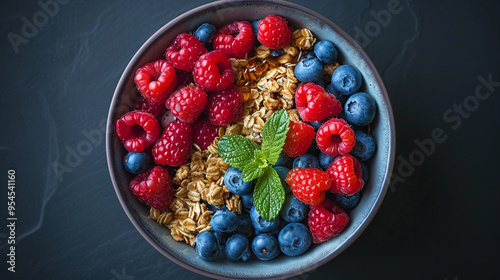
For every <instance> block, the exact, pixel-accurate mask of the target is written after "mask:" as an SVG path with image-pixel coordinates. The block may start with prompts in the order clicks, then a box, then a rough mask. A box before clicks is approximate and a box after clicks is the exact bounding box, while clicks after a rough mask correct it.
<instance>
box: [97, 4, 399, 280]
mask: <svg viewBox="0 0 500 280" xmlns="http://www.w3.org/2000/svg"><path fill="white" fill-rule="evenodd" d="M269 14H277V15H281V16H283V17H285V18H287V20H288V21H289V23H290V24H291V25H292V26H295V27H300V28H308V29H310V30H311V31H312V33H313V34H314V35H315V36H316V37H317V38H318V40H330V41H332V42H333V43H334V44H335V45H336V46H337V48H338V50H339V62H340V63H341V64H349V65H353V66H356V67H357V68H358V69H359V70H360V71H361V73H362V76H363V86H362V88H361V90H360V91H364V92H367V93H369V94H370V95H372V96H373V97H374V98H375V100H376V103H377V107H378V112H377V116H376V118H375V120H374V122H373V123H372V131H371V134H372V136H373V137H374V138H375V139H376V141H377V151H376V154H375V155H374V157H373V158H372V159H371V160H370V161H369V163H370V166H369V167H370V174H371V175H370V180H369V181H368V182H367V183H366V184H365V187H364V190H363V195H362V197H361V201H360V203H359V205H358V206H357V207H356V208H355V209H353V210H351V211H350V212H349V216H350V218H351V221H350V223H349V224H348V226H347V227H346V229H345V230H344V231H343V232H342V233H341V234H340V235H338V236H337V237H335V238H333V239H331V240H329V241H327V242H325V243H322V244H320V245H313V246H311V248H310V249H309V250H308V251H307V252H306V253H305V254H303V255H300V256H297V257H288V256H285V255H284V254H281V255H280V256H279V257H278V258H276V259H274V260H271V261H258V260H252V261H248V262H242V261H239V262H231V261H228V260H226V259H225V258H220V260H218V261H216V262H205V261H203V260H201V259H200V258H199V257H198V256H197V254H196V252H195V250H194V249H193V248H192V247H190V246H188V245H186V244H184V243H181V242H177V241H175V240H173V238H172V237H171V236H170V231H169V230H168V229H167V228H166V227H165V226H161V225H159V224H157V223H156V222H155V221H153V220H151V219H150V218H149V210H148V208H147V207H146V206H145V205H143V204H142V203H140V202H139V201H138V200H137V199H136V198H135V197H134V196H133V194H132V193H131V192H130V191H129V189H128V184H129V182H130V180H131V179H132V175H131V174H129V173H127V172H126V171H125V170H124V168H123V166H122V159H123V157H124V155H125V153H126V151H125V149H124V148H123V145H122V144H121V142H120V140H119V139H118V137H117V136H116V133H115V122H116V120H117V119H118V118H120V117H121V116H122V115H123V114H125V113H126V112H128V111H130V110H132V109H133V104H134V100H135V98H136V96H137V93H136V92H137V90H136V86H135V84H134V81H133V77H134V73H135V71H136V69H138V68H139V67H141V66H142V65H144V64H146V63H148V62H151V61H154V60H157V59H164V51H165V49H166V48H167V47H168V46H169V45H170V44H171V42H172V41H173V40H174V38H175V37H176V36H177V35H178V34H179V33H182V32H190V31H193V30H195V29H196V28H197V27H198V26H199V25H200V24H201V23H204V22H210V23H212V24H214V25H215V26H216V27H220V26H222V25H223V24H225V23H229V22H231V21H234V20H237V19H244V20H248V21H250V22H252V21H254V20H256V19H261V18H263V17H265V16H267V15H269ZM394 143H395V131H394V120H393V116H392V109H391V105H390V102H389V98H388V95H387V92H386V90H385V87H384V85H383V82H382V80H381V79H380V77H379V75H378V73H377V70H376V69H375V67H374V66H373V64H372V63H371V61H370V60H369V58H368V57H367V55H366V54H365V53H364V51H363V50H362V49H361V48H360V47H359V46H358V45H357V44H356V42H355V41H354V40H353V39H352V38H350V37H349V36H348V35H347V34H346V33H345V32H344V31H343V30H341V29H340V28H339V27H338V26H336V25H335V24H334V23H332V22H331V21H329V20H328V19H326V18H324V17H323V16H321V15H319V14H317V13H315V12H313V11H310V10H308V9H306V8H304V7H301V6H298V5H296V4H292V3H288V2H284V1H218V2H213V3H210V4H207V5H204V6H201V7H199V8H196V9H194V10H191V11H189V12H187V13H185V14H183V15H181V16H179V17H177V18H176V19H174V20H172V21H171V22H169V23H168V24H166V25H165V26H164V27H162V28H161V29H160V30H158V31H157V32H156V33H155V34H154V35H153V36H152V37H151V38H150V39H149V40H148V41H147V42H146V43H145V44H144V45H143V46H142V47H141V48H140V49H139V51H138V52H137V53H136V55H135V56H134V57H133V58H132V60H131V61H130V63H129V65H128V66H127V68H126V69H125V71H124V73H123V75H122V77H121V79H120V81H119V83H118V86H117V88H116V91H115V93H114V96H113V100H112V103H111V106H110V110H109V116H108V124H107V138H106V149H107V159H108V167H109V171H110V176H111V179H112V182H113V185H114V188H115V191H116V194H117V196H118V198H119V200H120V202H121V204H122V206H123V209H124V211H125V212H126V214H127V215H128V217H129V218H130V220H131V221H132V223H133V224H134V226H135V227H136V228H137V230H138V231H139V232H140V233H141V234H142V236H144V238H145V239H146V240H147V241H148V242H149V243H150V244H151V245H152V246H153V247H155V248H156V249H157V250H158V251H159V252H161V253H162V254H163V255H165V256H166V257H168V258H169V259H170V260H172V261H174V262H175V263H177V264H178V265H181V266H183V267H184V268H186V269H189V270H191V271H194V272H196V273H199V274H202V275H205V276H208V277H212V278H225V279H239V278H259V279H265V278H288V277H292V276H294V275H298V274H302V273H305V272H307V271H310V270H313V269H315V268H317V267H319V266H320V265H322V264H324V263H326V262H328V261H329V260H331V259H333V258H334V257H335V256H337V255H338V254H339V253H341V252H342V251H343V250H345V249H346V248H347V247H348V246H349V245H350V244H351V243H352V242H353V241H354V240H355V239H356V238H357V237H358V236H359V235H360V234H361V233H362V232H363V230H364V229H365V228H366V227H367V226H368V224H369V223H370V221H371V220H372V219H373V217H374V215H375V214H376V212H377V210H378V208H379V206H380V204H381V202H382V200H383V197H384V195H385V193H386V191H387V188H388V183H389V179H390V174H391V172H392V166H393V162H394V151H395V147H394V146H395V144H394Z"/></svg>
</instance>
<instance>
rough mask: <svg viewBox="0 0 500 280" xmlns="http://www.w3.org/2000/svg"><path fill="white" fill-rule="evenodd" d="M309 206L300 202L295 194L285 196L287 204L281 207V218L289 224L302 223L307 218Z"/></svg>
mask: <svg viewBox="0 0 500 280" xmlns="http://www.w3.org/2000/svg"><path fill="white" fill-rule="evenodd" d="M308 213H309V205H307V204H305V203H304V202H302V201H300V200H298V199H297V198H296V197H295V195H293V193H289V194H287V195H286V196H285V202H284V203H283V206H281V210H280V217H281V218H282V219H283V220H284V221H286V222H288V223H292V222H300V221H303V220H304V219H306V218H307V214H308Z"/></svg>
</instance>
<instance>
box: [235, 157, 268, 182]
mask: <svg viewBox="0 0 500 280" xmlns="http://www.w3.org/2000/svg"><path fill="white" fill-rule="evenodd" d="M261 166H262V161H260V162H259V161H256V160H253V161H251V162H250V163H249V164H247V165H246V166H245V168H243V170H242V171H241V172H242V176H241V177H242V180H243V181H245V182H251V181H253V180H255V179H257V178H259V177H260V176H262V174H263V173H264V170H265V167H264V168H262V167H261ZM266 166H267V165H266Z"/></svg>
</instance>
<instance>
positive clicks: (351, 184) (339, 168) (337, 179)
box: [326, 155, 365, 195]
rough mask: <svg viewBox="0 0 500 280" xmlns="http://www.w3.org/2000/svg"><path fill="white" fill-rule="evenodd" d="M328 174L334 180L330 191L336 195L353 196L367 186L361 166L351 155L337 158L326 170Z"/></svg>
mask: <svg viewBox="0 0 500 280" xmlns="http://www.w3.org/2000/svg"><path fill="white" fill-rule="evenodd" d="M326 173H328V175H329V176H330V178H331V179H332V185H331V187H330V191H331V192H333V193H336V194H346V195H353V194H355V193H357V192H359V191H360V190H361V189H362V188H363V186H364V184H365V182H364V181H363V179H362V178H363V174H362V172H361V165H360V164H359V162H358V160H357V159H356V158H355V157H353V156H351V155H343V156H339V157H338V158H336V159H335V160H334V161H333V162H332V164H330V166H329V167H328V168H327V169H326Z"/></svg>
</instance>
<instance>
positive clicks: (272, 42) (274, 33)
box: [257, 15, 292, 49]
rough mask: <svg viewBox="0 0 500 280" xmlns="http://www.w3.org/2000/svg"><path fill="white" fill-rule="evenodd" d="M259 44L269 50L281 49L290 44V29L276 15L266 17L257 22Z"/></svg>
mask: <svg viewBox="0 0 500 280" xmlns="http://www.w3.org/2000/svg"><path fill="white" fill-rule="evenodd" d="M257 40H259V42H260V43H261V44H262V45H264V46H266V47H268V48H270V49H281V48H283V47H285V46H287V45H289V44H290V43H292V29H291V28H290V26H288V24H287V23H286V21H285V20H284V19H283V18H282V17H280V16H276V15H268V16H267V17H265V18H264V19H261V20H260V22H259V31H258V35H257Z"/></svg>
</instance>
